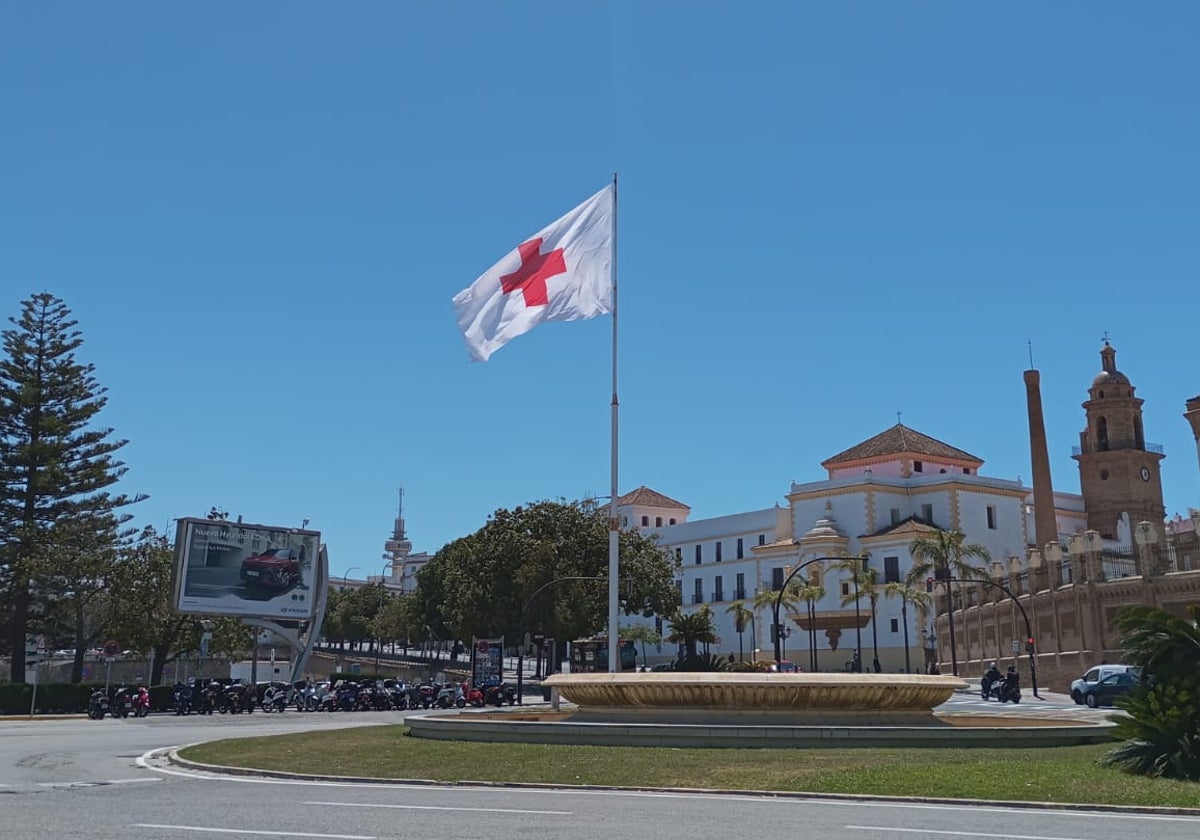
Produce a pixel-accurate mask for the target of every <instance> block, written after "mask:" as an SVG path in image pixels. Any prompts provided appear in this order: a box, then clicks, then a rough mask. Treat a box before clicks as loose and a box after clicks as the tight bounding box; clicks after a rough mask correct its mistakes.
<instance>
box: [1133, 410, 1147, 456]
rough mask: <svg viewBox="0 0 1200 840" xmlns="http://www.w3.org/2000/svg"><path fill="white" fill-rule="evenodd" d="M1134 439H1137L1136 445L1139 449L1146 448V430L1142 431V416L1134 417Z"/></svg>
mask: <svg viewBox="0 0 1200 840" xmlns="http://www.w3.org/2000/svg"><path fill="white" fill-rule="evenodd" d="M1133 439H1134V441H1136V443H1135V445H1136V446H1137V448H1138V449H1145V448H1146V435H1145V433H1144V432H1142V418H1141V417H1134V418H1133Z"/></svg>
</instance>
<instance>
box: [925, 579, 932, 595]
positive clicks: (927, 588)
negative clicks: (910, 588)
mask: <svg viewBox="0 0 1200 840" xmlns="http://www.w3.org/2000/svg"><path fill="white" fill-rule="evenodd" d="M925 591H926V592H932V591H933V578H931V577H930V578H925Z"/></svg>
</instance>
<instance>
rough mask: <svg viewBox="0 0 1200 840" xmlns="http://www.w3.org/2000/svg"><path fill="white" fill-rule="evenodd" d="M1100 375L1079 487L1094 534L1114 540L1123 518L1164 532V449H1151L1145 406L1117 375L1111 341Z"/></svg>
mask: <svg viewBox="0 0 1200 840" xmlns="http://www.w3.org/2000/svg"><path fill="white" fill-rule="evenodd" d="M1100 366H1101V370H1100V372H1099V373H1098V374H1096V377H1095V378H1094V379H1093V380H1092V387H1091V388H1089V389H1088V396H1089V399H1088V401H1087V402H1085V403H1084V404H1083V410H1084V411H1085V412H1086V414H1087V428H1086V429H1084V430H1083V431H1082V432H1080V433H1079V448H1078V449H1076V450H1075V452H1074V454H1073V456H1072V457H1073V458H1074V459H1075V460H1076V461H1078V462H1079V487H1080V490H1081V491H1082V492H1083V501H1084V506H1085V507H1086V508H1087V526H1088V529H1089V530H1093V531H1099V532H1100V535H1101V536H1102V537H1105V538H1107V539H1115V538H1116V536H1117V523H1118V522H1119V521H1120V519H1121V514H1123V513H1127V514H1129V524H1130V526H1134V525H1136V524H1137V523H1138V522H1142V521H1146V522H1153V523H1154V524H1155V525H1156V526H1158V528H1159V529H1161V528H1162V522H1163V517H1165V516H1166V508H1165V507H1164V506H1163V492H1162V477H1161V474H1160V472H1159V462H1160V461H1162V459H1163V453H1162V447H1160V446H1158V445H1156V444H1153V443H1151V444H1147V443H1146V437H1145V434H1144V433H1143V431H1142V403H1143V400H1141V399H1138V398H1137V397H1135V396H1134V387H1133V385H1132V384H1130V382H1129V377H1127V376H1126V375H1125V374H1123V373H1121V372H1120V371H1119V370H1117V351H1116V350H1114V349H1113V347H1112V345H1111V344H1109V343H1108V340H1107V339H1106V340H1105V342H1104V347H1102V348H1101V350H1100Z"/></svg>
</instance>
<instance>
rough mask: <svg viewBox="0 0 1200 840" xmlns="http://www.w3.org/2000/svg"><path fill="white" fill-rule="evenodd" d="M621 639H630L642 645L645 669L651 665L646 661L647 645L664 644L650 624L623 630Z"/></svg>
mask: <svg viewBox="0 0 1200 840" xmlns="http://www.w3.org/2000/svg"><path fill="white" fill-rule="evenodd" d="M621 638H622V639H628V640H629V641H631V642H641V643H642V667H643V668H645V667H647V665H648V664H649V663H648V662H647V661H646V644H647V643H649V644H652V645H657V644H659V643H661V642H662V640H663V638H662V636H661V635H659V633H658V631H656V630H655V629H654V628H653V627H651V626H650V625H649V624H634V625H631V626H629V627H622V628H621Z"/></svg>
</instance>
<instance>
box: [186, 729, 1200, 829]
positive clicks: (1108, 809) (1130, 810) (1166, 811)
mask: <svg viewBox="0 0 1200 840" xmlns="http://www.w3.org/2000/svg"><path fill="white" fill-rule="evenodd" d="M200 743H205V742H200ZM198 745H199V744H187V745H185V746H182V747H172V748H171V749H169V750H167V752H166V757H167V761H169V762H170V763H171V764H174V765H177V766H179V767H184V768H187V769H188V770H200V771H203V772H207V773H217V774H222V775H228V776H248V777H254V778H261V779H279V780H281V781H304V782H331V783H334V784H347V785H351V784H373V785H381V786H385V785H395V786H397V787H401V786H402V787H420V786H426V787H464V788H465V787H473V788H493V789H500V790H561V791H567V792H570V791H576V790H578V791H611V792H614V793H677V794H711V795H716V796H746V797H758V798H761V799H824V800H835V801H838V802H895V803H903V804H913V803H916V804H922V805H962V806H971V805H981V806H985V807H993V808H1020V809H1025V810H1030V811H1096V812H1101V813H1114V814H1145V815H1147V816H1149V815H1165V816H1182V817H1200V808H1176V807H1166V806H1163V807H1159V806H1153V805H1094V804H1093V805H1089V804H1087V803H1084V802H1030V801H1025V800H1005V799H951V798H948V797H937V796H870V795H867V794H859V793H820V792H817V791H775V790H736V789H726V788H677V787H649V786H645V787H617V786H614V785H567V784H552V783H547V782H479V781H470V780H466V779H463V780H459V781H438V780H437V779H380V778H376V777H373V776H326V775H320V774H317V773H290V772H287V771H284V770H255V769H253V768H250V767H227V766H223V765H219V764H203V763H201V762H199V761H192V760H191V759H187V758H183V757H181V756H180V755H179V750H181V749H187V748H188V747H194V746H198Z"/></svg>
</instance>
